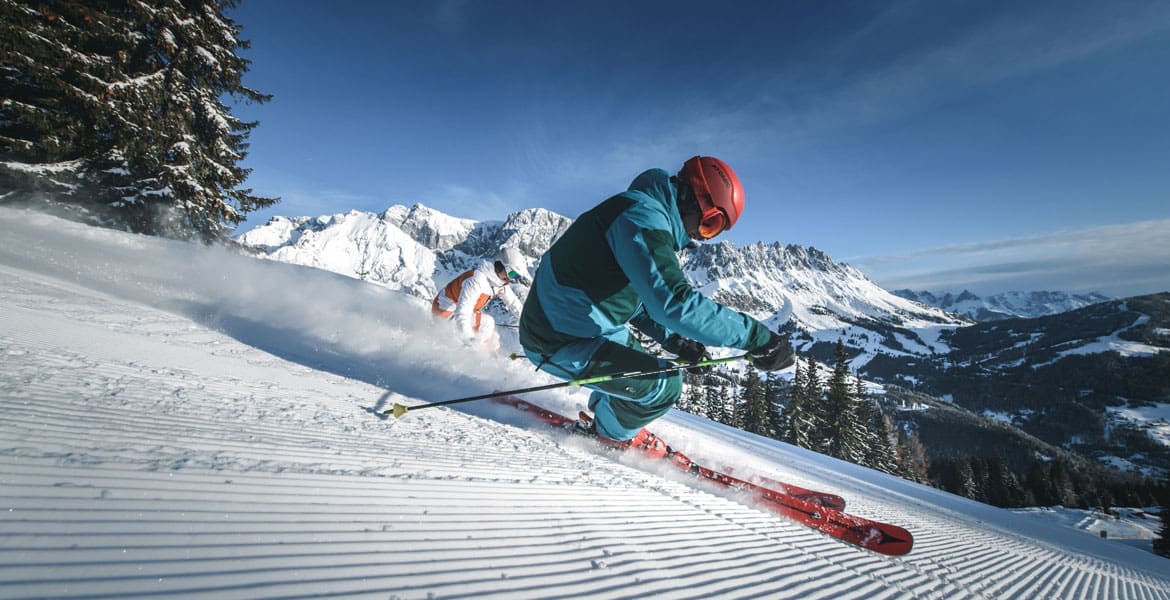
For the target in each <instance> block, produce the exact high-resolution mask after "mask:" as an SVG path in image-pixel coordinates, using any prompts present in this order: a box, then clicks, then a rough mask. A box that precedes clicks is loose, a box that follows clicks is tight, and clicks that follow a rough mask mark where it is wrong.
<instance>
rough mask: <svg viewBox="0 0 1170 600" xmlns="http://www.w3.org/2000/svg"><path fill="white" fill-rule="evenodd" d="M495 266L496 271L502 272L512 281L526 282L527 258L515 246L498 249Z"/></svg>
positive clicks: (527, 275)
mask: <svg viewBox="0 0 1170 600" xmlns="http://www.w3.org/2000/svg"><path fill="white" fill-rule="evenodd" d="M495 267H496V272H497V273H504V274H505V276H506V277H507V278H508V280H509V281H511V282H513V283H525V284H526V283H528V277H529V273H528V259H526V258H524V255H523V254H520V251H519V250H517V249H515V248H502V249H500V252H499V254H496V264H495Z"/></svg>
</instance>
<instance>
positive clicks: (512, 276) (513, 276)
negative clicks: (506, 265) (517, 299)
mask: <svg viewBox="0 0 1170 600" xmlns="http://www.w3.org/2000/svg"><path fill="white" fill-rule="evenodd" d="M523 279H524V278H523V277H521V276H520V274H519V273H517V272H516V271H515V270H514V269H508V281H511V282H512V283H520V282H521V281H522V280H523Z"/></svg>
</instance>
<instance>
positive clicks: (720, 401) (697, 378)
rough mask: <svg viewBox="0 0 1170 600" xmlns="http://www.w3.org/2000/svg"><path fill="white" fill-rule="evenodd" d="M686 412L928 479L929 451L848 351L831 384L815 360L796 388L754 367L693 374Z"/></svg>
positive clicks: (801, 367)
mask: <svg viewBox="0 0 1170 600" xmlns="http://www.w3.org/2000/svg"><path fill="white" fill-rule="evenodd" d="M687 377H688V379H689V381H690V383H691V385H689V386H687V390H688V391H687V393H686V394H684V395H683V397H682V398H680V399H679V402H678V405H677V407H678V408H679V409H680V410H684V411H686V412H690V413H692V414H696V415H699V416H703V417H707V418H709V419H711V420H713V421H717V422H720V423H723V424H725V425H730V426H732V427H736V428H739V429H742V430H744V431H748V432H751V433H755V434H757V435H761V436H764V437H769V438H772V439H776V440H780V441H784V442H787V443H790V444H793V445H796V446H799V447H801V448H806V449H809V450H813V451H816V452H820V453H822V454H825V455H828V456H833V457H836V458H840V459H842V460H847V461H849V462H852V463H855V464H859V465H863V466H867V467H871V468H874V469H877V470H879V471H882V472H885V473H890V474H893V475H897V476H899V477H903V478H906V479H910V480H912V481H919V482H926V481H928V472H927V469H928V466H929V464H928V461H927V459H926V451H925V448H924V447H923V446H922V444H921V443H920V442H919V441H918V439H917V437H916V436H915V435H914V433H913V432H912V431H907V430H902V429H899V428H897V427H895V426H894V423H893V421H892V420H891V419H890V418H889V417H888V416H886V415H885V414H884V413H883V412H882V410H881V408H880V407H879V406H878V405H877V404H875V403H874V402H872V401H870V399H869V397H868V393H867V391H866V388H865V385H864V383H863V382H862V381H861V379H859V378H856V377H853V376H851V375H850V372H849V363H848V358H847V356H846V354H845V350H844V345H843V344H840V343H839V344H838V360H837V363H836V366H835V367H834V368H833V370H832V372H831V373H829V374H828V376H827V378H822V376H821V374H820V373H819V366H818V364H817V363H816V361H815V360H813V359H812V358H807V359H805V360H802V361H798V363H797V369H796V376H795V377H794V379H793V381H792V382H791V383H789V382H785V381H783V380H781V379H779V378H777V377H772V376H769V377H767V378H763V377H761V375H760V373H759V372H758V371H757V370H756V369H754V368H753V367H752V366H751V365H750V364H749V365H748V367H747V369H746V372H745V374H744V375H743V377H742V379H741V380H736V379H734V378H733V379H728V378H726V376H725V375H723V374H717V373H709V374H705V375H695V374H689V373H688V374H687Z"/></svg>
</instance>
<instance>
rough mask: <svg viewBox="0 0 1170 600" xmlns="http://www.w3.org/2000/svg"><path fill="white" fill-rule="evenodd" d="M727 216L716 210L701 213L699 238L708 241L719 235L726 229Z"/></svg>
mask: <svg viewBox="0 0 1170 600" xmlns="http://www.w3.org/2000/svg"><path fill="white" fill-rule="evenodd" d="M727 222H728V221H727V215H725V214H723V211H721V210H719V209H718V208H712V209H710V210H708V211H707V212H704V213H703V219H702V220H701V221H699V237H701V238H703V239H705V240H709V239H711V238H713V237H715V236H717V235H719V234H720V233H721V232H722V231H723V230H724V229H727Z"/></svg>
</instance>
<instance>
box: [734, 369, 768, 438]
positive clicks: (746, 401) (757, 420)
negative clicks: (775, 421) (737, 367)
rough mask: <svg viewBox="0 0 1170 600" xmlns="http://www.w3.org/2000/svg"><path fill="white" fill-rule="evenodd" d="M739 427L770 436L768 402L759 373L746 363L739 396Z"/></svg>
mask: <svg viewBox="0 0 1170 600" xmlns="http://www.w3.org/2000/svg"><path fill="white" fill-rule="evenodd" d="M739 405H740V406H741V407H742V416H741V418H740V428H741V429H743V430H744V431H748V432H751V433H754V434H757V435H762V436H765V437H771V436H772V428H771V424H772V419H771V416H770V414H769V413H770V412H771V411H770V406H769V405H770V402H769V401H768V396H767V390H766V389H765V386H764V382H763V380H762V379H760V373H759V371H757V370H756V368H755V367H754V366H752V365H751V363H748V367H747V371H746V373H745V374H744V381H743V388H742V391H741V396H740V404H739Z"/></svg>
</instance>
